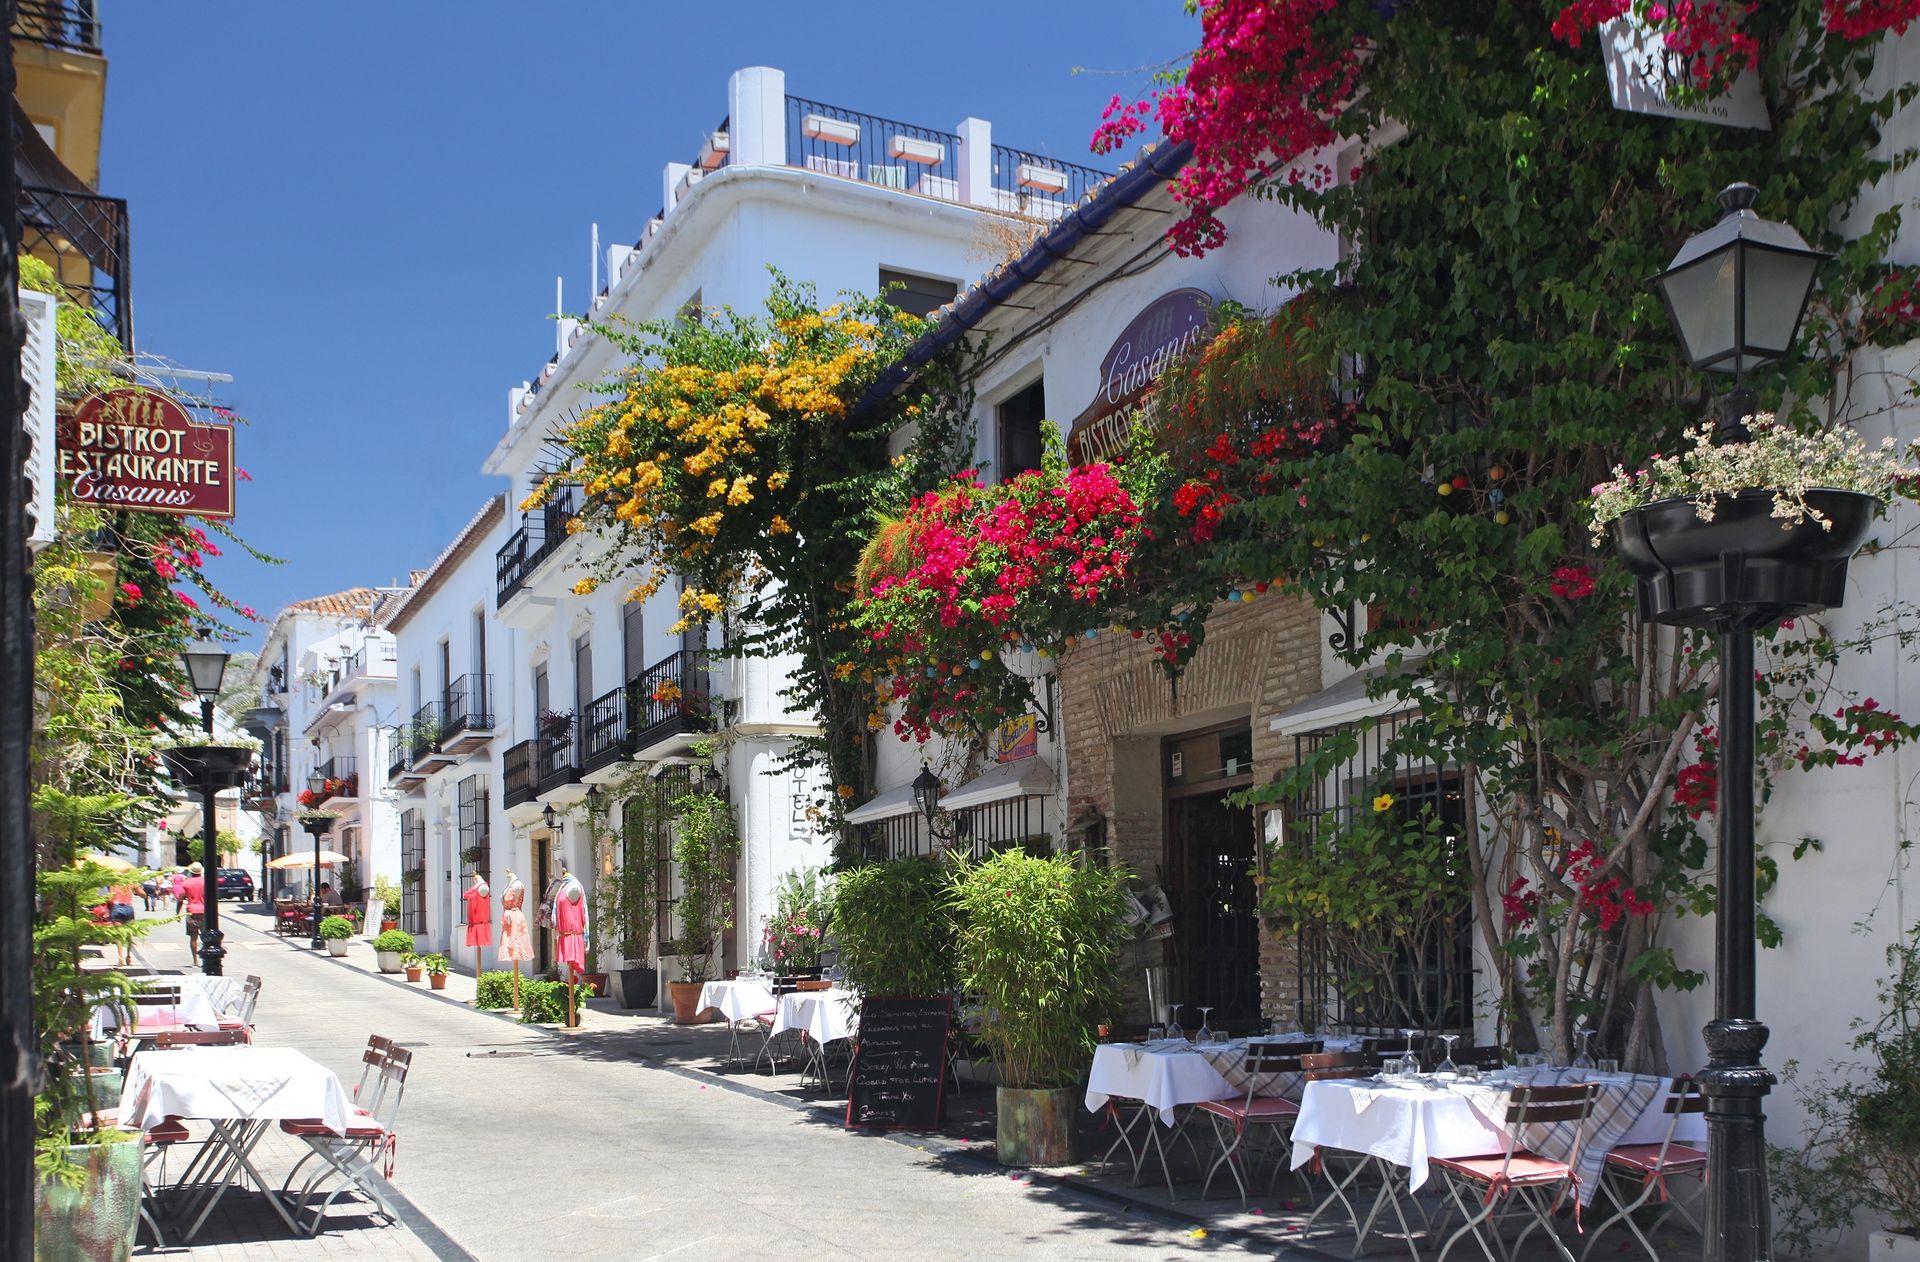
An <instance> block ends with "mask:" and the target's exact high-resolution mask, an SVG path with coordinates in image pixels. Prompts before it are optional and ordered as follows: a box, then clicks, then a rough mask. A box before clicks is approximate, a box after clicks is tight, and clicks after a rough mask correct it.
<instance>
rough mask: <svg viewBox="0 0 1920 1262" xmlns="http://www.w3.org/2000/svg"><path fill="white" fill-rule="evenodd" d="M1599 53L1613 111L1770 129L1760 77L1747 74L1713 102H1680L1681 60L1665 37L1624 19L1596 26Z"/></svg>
mask: <svg viewBox="0 0 1920 1262" xmlns="http://www.w3.org/2000/svg"><path fill="white" fill-rule="evenodd" d="M1600 53H1601V56H1602V57H1603V58H1605V60H1606V63H1607V88H1608V90H1609V91H1610V92H1611V93H1612V94H1613V108H1615V109H1617V110H1625V111H1627V112H1628V113H1630V114H1654V115H1658V116H1659V117H1661V118H1687V119H1692V120H1694V121H1695V122H1701V123H1718V124H1719V125H1720V126H1722V127H1750V128H1753V129H1754V130H1756V131H1768V130H1770V129H1771V128H1770V124H1769V123H1768V121H1767V103H1766V101H1765V100H1764V99H1763V98H1762V97H1761V95H1760V76H1759V75H1757V74H1755V73H1754V72H1753V71H1751V70H1749V71H1747V72H1746V73H1745V74H1743V75H1741V76H1740V77H1739V78H1738V79H1735V80H1734V81H1733V85H1732V86H1731V87H1730V88H1728V89H1727V91H1726V92H1725V93H1724V94H1723V95H1721V96H1717V97H1715V98H1714V99H1713V100H1711V101H1701V102H1699V103H1697V104H1696V103H1688V104H1684V105H1682V104H1679V103H1677V102H1675V101H1674V100H1673V88H1674V87H1675V85H1677V84H1679V83H1681V82H1683V81H1684V79H1685V77H1686V70H1685V63H1684V62H1683V60H1682V59H1681V58H1679V57H1677V56H1675V55H1674V54H1673V53H1671V52H1669V51H1668V50H1667V43H1666V39H1665V37H1664V36H1662V35H1661V34H1660V33H1659V32H1658V31H1654V30H1649V29H1648V28H1647V26H1646V25H1645V24H1644V23H1643V22H1641V21H1640V19H1639V18H1636V17H1633V16H1631V15H1628V16H1626V17H1617V18H1614V19H1612V20H1611V21H1607V22H1602V23H1601V24H1600Z"/></svg>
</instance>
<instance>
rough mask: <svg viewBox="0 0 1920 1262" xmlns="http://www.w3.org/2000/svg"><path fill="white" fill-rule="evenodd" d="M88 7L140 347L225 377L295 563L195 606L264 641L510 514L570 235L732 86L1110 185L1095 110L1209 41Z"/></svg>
mask: <svg viewBox="0 0 1920 1262" xmlns="http://www.w3.org/2000/svg"><path fill="white" fill-rule="evenodd" d="M100 7H101V10H102V21H103V24H104V34H105V43H106V52H107V57H108V61H109V70H108V83H107V113H106V126H105V135H104V140H103V154H102V177H101V178H102V186H103V191H104V192H107V193H109V194H112V195H114V196H119V197H125V198H127V199H129V202H130V211H131V216H132V228H133V247H132V248H133V262H134V270H133V294H134V313H135V314H134V318H135V336H136V339H137V341H138V343H139V344H140V346H141V347H142V349H145V350H150V351H155V352H158V353H160V354H164V355H166V356H168V357H170V358H172V359H173V360H175V361H177V362H178V363H180V364H182V365H184V366H185V367H188V368H194V369H202V370H209V371H218V372H228V373H231V374H233V377H234V382H233V384H232V385H231V386H228V387H224V388H223V394H224V396H225V402H227V403H228V404H229V405H231V406H232V407H234V408H235V409H236V410H237V411H239V412H240V413H242V414H243V415H245V416H246V417H248V418H249V419H250V420H251V421H252V426H251V428H249V429H245V430H242V431H241V433H240V434H239V436H238V439H237V448H238V450H237V459H238V462H239V463H240V464H241V465H242V466H243V467H245V468H246V469H247V470H248V471H249V472H250V473H251V474H252V475H253V482H252V483H251V484H250V485H243V486H242V487H241V490H240V501H239V510H240V516H239V519H238V521H237V522H236V525H237V527H238V528H239V529H240V531H241V533H242V534H243V535H245V536H246V537H247V538H248V539H249V540H250V541H251V542H252V543H253V544H254V545H255V546H257V547H259V548H262V549H263V550H265V551H267V552H270V553H273V554H275V555H278V556H281V557H284V558H286V562H287V563H286V564H285V565H284V566H280V567H271V568H270V567H264V566H260V565H257V564H255V563H253V562H251V561H245V560H235V559H232V558H229V559H227V560H226V561H225V562H223V563H219V564H218V568H217V569H215V570H214V576H215V578H216V580H217V581H218V582H220V583H221V584H222V586H223V587H224V588H225V589H226V590H227V591H228V593H229V594H230V595H232V596H233V597H234V598H235V599H236V600H238V601H239V602H240V603H242V604H250V605H253V606H254V607H256V608H257V609H259V610H260V612H261V613H262V614H263V615H266V616H269V617H270V616H271V615H272V613H273V612H274V611H275V610H277V609H278V608H279V607H280V606H281V605H283V604H285V603H286V602H287V601H289V600H293V599H297V598H299V597H302V596H309V595H316V594H319V593H322V592H328V591H335V590H338V589H340V588H344V587H350V586H353V585H355V584H362V583H365V584H384V583H387V582H389V581H390V580H393V579H395V578H398V577H401V576H404V574H405V573H406V571H407V570H408V569H409V568H410V567H424V566H425V565H427V564H428V563H430V562H431V561H432V559H433V558H434V556H435V555H436V554H437V553H438V552H439V551H440V549H441V548H442V547H444V546H445V545H446V543H447V542H448V541H449V540H450V539H451V538H452V536H453V534H454V533H455V532H456V531H457V530H458V529H459V528H460V527H461V526H462V525H463V524H464V523H465V522H466V521H467V519H468V518H469V517H470V516H471V515H472V514H473V512H474V511H475V510H476V509H477V508H478V506H479V505H480V503H481V502H482V501H483V500H484V498H485V497H486V496H487V495H488V494H489V493H491V492H493V491H495V490H496V489H498V487H499V485H500V484H499V483H498V482H496V481H495V480H492V479H488V478H485V477H483V476H482V475H481V474H480V471H479V467H480V462H481V460H482V459H483V458H484V457H485V455H486V453H487V452H488V451H489V450H490V449H491V448H492V446H493V444H494V442H495V441H496V439H497V438H498V437H499V435H500V433H501V431H502V430H503V428H504V426H505V421H506V392H507V389H508V388H509V387H510V386H512V385H514V384H516V383H517V382H519V381H521V380H522V379H524V378H527V377H531V376H532V375H533V374H534V372H535V371H536V370H537V369H538V368H539V366H540V365H541V364H542V363H543V362H544V361H545V360H546V357H547V356H548V355H549V354H550V353H551V352H552V349H553V332H552V325H551V323H550V322H549V321H548V320H547V319H546V318H545V317H546V314H547V313H548V312H550V311H551V310H552V304H553V281H554V277H555V276H556V275H564V276H565V278H566V286H567V299H568V301H567V305H568V307H569V308H570V309H573V310H578V309H579V308H580V307H581V306H582V305H583V304H584V299H585V297H586V289H587V267H588V258H589V251H588V232H589V225H590V224H592V223H594V222H595V221H598V223H599V224H600V231H601V239H602V241H603V243H610V242H618V241H626V242H631V241H632V240H633V239H634V238H635V237H636V236H638V235H639V231H640V229H641V227H642V226H643V225H644V223H645V221H646V218H647V216H648V215H649V214H651V213H652V211H653V210H654V209H655V208H657V206H658V205H659V202H660V168H661V165H662V164H663V163H665V162H667V161H686V160H688V158H689V157H690V156H691V155H692V153H693V152H694V150H695V148H696V147H697V145H698V136H699V133H700V131H701V130H702V129H703V128H707V127H711V126H712V125H713V124H714V122H715V121H717V120H718V119H719V118H720V117H721V116H722V115H724V114H725V113H726V80H727V76H728V74H730V73H731V72H732V71H733V70H735V69H738V68H740V67H742V66H750V65H772V66H778V67H780V68H782V69H784V70H785V71H786V73H787V88H788V90H789V91H790V92H793V93H795V94H797V95H801V96H809V97H812V98H814V99H816V100H822V101H826V102H829V103H831V104H835V105H843V106H847V107H849V108H852V109H858V110H864V111H866V112H869V113H874V114H880V115H884V116H887V117H891V118H898V119H902V120H905V121H911V122H917V123H921V124H923V125H926V126H934V127H951V126H953V125H954V124H955V123H957V122H958V121H959V120H960V119H961V118H963V117H965V116H967V115H969V114H973V115H978V116H980V117H983V118H987V119H990V120H992V122H993V125H994V139H996V140H999V141H1003V142H1004V143H1008V144H1013V145H1018V146H1021V147H1023V148H1027V149H1031V150H1035V151H1037V152H1043V153H1051V154H1054V155H1057V156H1060V157H1062V158H1067V159H1071V160H1077V161H1083V162H1089V163H1093V164H1096V165H1108V160H1105V159H1096V158H1093V157H1091V156H1090V155H1089V154H1088V153H1087V150H1086V143H1087V137H1088V136H1089V135H1090V134H1091V133H1092V131H1093V128H1094V126H1095V125H1096V123H1097V122H1098V121H1099V113H1100V109H1101V107H1102V106H1103V105H1104V104H1105V102H1106V100H1107V98H1108V97H1110V96H1111V95H1112V94H1113V93H1115V92H1122V93H1126V94H1134V93H1137V92H1139V91H1140V90H1142V88H1143V87H1144V86H1145V85H1146V82H1147V77H1148V76H1147V72H1146V71H1144V70H1140V69H1139V68H1140V67H1143V66H1151V65H1156V64H1160V63H1164V62H1166V61H1167V60H1169V59H1171V58H1174V57H1177V56H1179V55H1180V54H1181V53H1183V52H1184V51H1185V50H1187V49H1189V48H1191V47H1192V46H1193V44H1194V43H1195V41H1196V37H1197V24H1196V23H1195V22H1194V21H1193V20H1192V19H1190V18H1187V17H1186V16H1185V15H1184V14H1183V13H1182V12H1181V6H1180V4H1179V3H1178V0H1075V2H1073V3H1052V4H1034V3H1031V2H1030V0H1019V2H1015V0H977V2H975V3H971V4H965V5H953V4H938V5H935V4H919V3H901V2H900V0H872V2H870V3H828V4H812V5H796V4H792V3H760V2H758V0H734V2H733V3H730V4H725V5H717V4H684V3H671V2H668V0H646V2H644V3H641V2H633V3H621V4H611V3H586V4H569V5H551V6H548V5H529V4H525V3H517V4H509V3H504V2H494V0H484V2H483V0H460V3H457V4H456V3H452V2H451V0H448V2H443V3H428V2H426V0H386V2H383V3H377V4H376V3H371V2H363V3H344V2H339V0H336V2H333V3H327V4H306V5H281V4H272V5H261V4H259V3H257V0H256V2H255V3H251V4H238V3H222V4H213V3H194V2H189V0H168V2H167V3H152V2H151V0H108V3H105V4H102V5H101V6H100ZM1076 66H1084V67H1089V68H1091V69H1094V70H1097V71H1122V72H1129V73H1120V74H1118V75H1114V74H1079V75H1076V74H1074V73H1073V70H1074V68H1075V67H1076Z"/></svg>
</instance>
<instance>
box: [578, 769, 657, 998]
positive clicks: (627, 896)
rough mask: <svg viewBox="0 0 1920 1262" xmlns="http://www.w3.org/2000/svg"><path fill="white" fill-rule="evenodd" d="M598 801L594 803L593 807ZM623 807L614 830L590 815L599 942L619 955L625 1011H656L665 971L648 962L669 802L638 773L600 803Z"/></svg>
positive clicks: (618, 982) (602, 815)
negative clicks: (660, 850)
mask: <svg viewBox="0 0 1920 1262" xmlns="http://www.w3.org/2000/svg"><path fill="white" fill-rule="evenodd" d="M592 800H593V799H589V801H590V802H591V801H592ZM612 800H618V801H619V802H620V803H621V812H620V827H619V829H618V830H617V831H616V830H614V829H613V828H612V827H611V826H610V824H609V821H608V819H607V815H606V812H605V810H604V809H602V808H600V807H598V806H596V807H595V808H594V809H591V810H590V811H589V814H588V825H589V835H590V836H591V837H592V838H593V846H594V867H595V870H596V871H597V872H598V873H599V879H598V880H596V881H595V882H594V883H593V895H592V897H593V903H594V908H593V921H594V923H595V924H596V925H598V926H599V932H600V940H601V941H602V942H604V943H606V944H607V946H608V947H609V948H610V949H609V952H608V954H609V955H610V956H617V957H618V959H617V960H616V961H615V963H616V967H615V968H614V969H613V970H612V975H611V978H610V981H611V983H612V987H611V988H612V992H613V997H614V999H615V1000H616V1001H617V1002H618V1003H619V1004H620V1006H621V1007H622V1008H651V1007H653V1006H654V1005H655V1004H657V1003H658V1002H659V999H660V971H659V970H658V969H656V968H654V967H653V966H652V965H651V964H650V963H649V960H650V958H651V956H652V949H653V936H654V934H653V930H654V906H655V901H654V900H655V899H656V898H658V896H659V890H658V879H657V874H658V872H659V867H660V854H659V847H660V838H661V837H662V836H663V835H664V833H665V831H666V824H667V820H668V818H669V816H668V808H669V806H670V800H669V798H668V796H667V793H666V791H665V789H664V788H663V787H662V786H661V785H660V783H659V782H658V781H657V780H655V779H653V778H652V777H650V776H648V775H647V774H646V773H645V772H639V773H636V774H635V775H633V776H631V777H629V778H628V779H627V780H624V781H622V782H618V783H616V784H614V785H612V786H610V787H609V789H608V791H607V793H606V796H605V797H604V798H602V799H601V801H612Z"/></svg>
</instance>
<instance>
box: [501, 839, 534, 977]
mask: <svg viewBox="0 0 1920 1262" xmlns="http://www.w3.org/2000/svg"><path fill="white" fill-rule="evenodd" d="M526 903H527V887H526V886H524V885H522V884H521V883H520V878H519V877H517V876H515V875H514V874H513V870H512V869H511V868H509V869H508V870H507V885H506V888H505V889H503V890H501V891H500V958H501V959H503V960H508V961H511V962H512V964H513V1005H514V1007H516V1008H517V1007H519V1006H520V965H521V964H523V963H527V962H530V961H531V960H532V959H533V935H532V934H531V933H529V932H528V931H527V913H526V912H525V911H523V910H522V908H524V907H525V906H526Z"/></svg>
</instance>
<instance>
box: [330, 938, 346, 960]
mask: <svg viewBox="0 0 1920 1262" xmlns="http://www.w3.org/2000/svg"><path fill="white" fill-rule="evenodd" d="M326 943H327V954H328V955H331V956H332V957H333V958H334V959H336V960H337V959H340V958H341V957H342V956H344V955H346V953H347V940H346V939H345V938H328V939H326Z"/></svg>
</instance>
